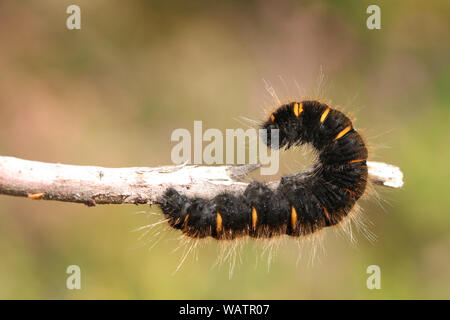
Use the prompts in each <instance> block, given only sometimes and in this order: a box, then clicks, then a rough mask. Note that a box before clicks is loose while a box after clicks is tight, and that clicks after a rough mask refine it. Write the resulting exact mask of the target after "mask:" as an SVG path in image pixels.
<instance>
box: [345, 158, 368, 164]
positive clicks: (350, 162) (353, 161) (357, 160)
mask: <svg viewBox="0 0 450 320" xmlns="http://www.w3.org/2000/svg"><path fill="white" fill-rule="evenodd" d="M364 161H366V159H355V160H352V161H349V162H348V163H349V164H352V163H358V162H364Z"/></svg>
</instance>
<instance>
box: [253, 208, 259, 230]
mask: <svg viewBox="0 0 450 320" xmlns="http://www.w3.org/2000/svg"><path fill="white" fill-rule="evenodd" d="M257 222H258V213H257V212H256V209H255V207H252V229H253V230H255V229H256V223H257Z"/></svg>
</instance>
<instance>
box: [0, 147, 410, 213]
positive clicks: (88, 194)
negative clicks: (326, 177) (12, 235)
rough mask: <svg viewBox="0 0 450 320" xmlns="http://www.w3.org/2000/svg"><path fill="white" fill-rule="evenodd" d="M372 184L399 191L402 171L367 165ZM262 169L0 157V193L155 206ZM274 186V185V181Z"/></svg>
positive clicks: (235, 188)
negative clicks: (168, 195) (169, 196)
mask: <svg viewBox="0 0 450 320" xmlns="http://www.w3.org/2000/svg"><path fill="white" fill-rule="evenodd" d="M368 166H369V179H370V181H372V182H373V183H376V184H379V185H383V186H386V187H392V188H400V187H401V186H402V185H403V174H402V172H401V171H400V169H399V168H398V167H395V166H392V165H389V164H385V163H381V162H368ZM258 167H259V166H258V165H243V166H196V165H194V166H192V165H180V166H163V167H156V168H148V167H134V168H102V167H93V166H75V165H66V164H53V163H45V162H38V161H29V160H22V159H18V158H13V157H1V156H0V194H6V195H12V196H22V197H28V198H31V199H42V200H57V201H66V202H77V203H84V204H86V205H88V206H94V205H96V204H121V203H130V204H153V203H158V200H159V199H160V198H161V195H162V194H163V193H164V191H165V190H166V189H167V188H169V187H174V188H176V189H177V190H178V191H180V192H183V193H184V194H186V195H188V196H200V197H212V196H214V195H216V194H218V193H220V192H223V191H224V190H227V191H229V192H240V191H243V190H244V189H245V188H246V186H247V183H245V182H241V181H238V180H239V179H242V178H244V177H245V176H246V175H247V174H248V173H249V172H251V171H253V170H255V169H256V168H258ZM271 185H276V182H273V183H272V184H271Z"/></svg>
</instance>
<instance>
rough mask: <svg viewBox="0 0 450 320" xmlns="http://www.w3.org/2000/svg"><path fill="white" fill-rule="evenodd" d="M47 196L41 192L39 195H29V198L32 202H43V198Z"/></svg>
mask: <svg viewBox="0 0 450 320" xmlns="http://www.w3.org/2000/svg"><path fill="white" fill-rule="evenodd" d="M44 195H45V193H44V192H39V193H29V194H28V198H30V199H32V200H41V199H42V197H43V196H44Z"/></svg>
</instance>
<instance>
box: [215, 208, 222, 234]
mask: <svg viewBox="0 0 450 320" xmlns="http://www.w3.org/2000/svg"><path fill="white" fill-rule="evenodd" d="M221 231H222V216H221V215H220V212H217V216H216V232H217V233H220V232H221Z"/></svg>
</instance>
